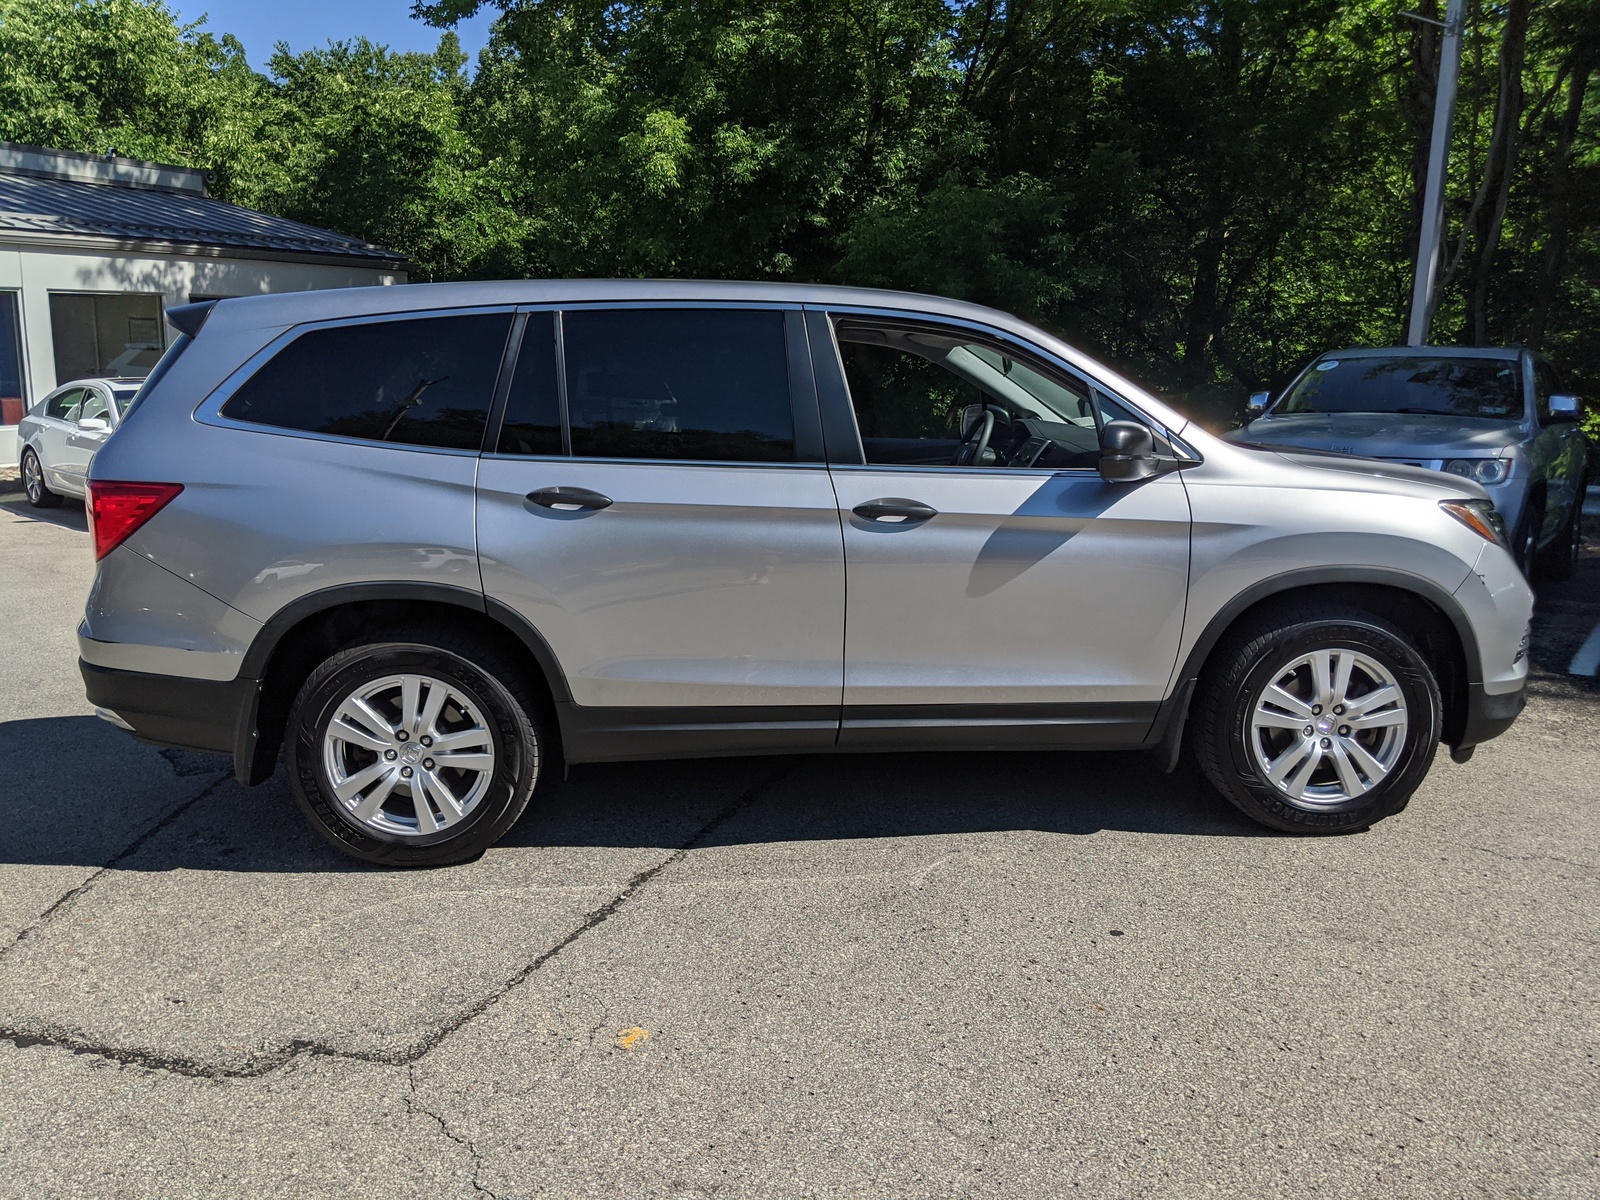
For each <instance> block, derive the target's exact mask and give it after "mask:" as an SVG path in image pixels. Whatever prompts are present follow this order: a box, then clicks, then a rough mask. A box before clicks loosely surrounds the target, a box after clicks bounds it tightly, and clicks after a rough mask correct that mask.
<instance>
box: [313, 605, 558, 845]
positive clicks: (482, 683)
mask: <svg viewBox="0 0 1600 1200" xmlns="http://www.w3.org/2000/svg"><path fill="white" fill-rule="evenodd" d="M406 673H416V674H420V675H425V676H429V677H432V678H434V679H438V680H441V681H443V682H445V683H446V684H447V685H448V686H449V687H450V688H453V689H456V690H457V691H459V692H460V693H461V695H462V696H463V697H465V698H466V700H467V701H468V702H469V703H470V704H472V705H473V706H476V708H477V709H478V711H479V712H480V713H481V714H482V715H483V724H484V726H486V727H487V730H488V733H489V735H490V739H491V741H492V745H493V750H494V756H495V761H494V767H493V770H492V771H486V772H484V773H485V774H486V775H488V776H489V783H488V786H487V790H486V791H485V792H484V793H483V795H482V797H481V799H479V800H478V801H477V802H476V805H475V806H474V807H472V808H471V809H470V810H469V811H468V812H467V813H466V815H465V816H464V817H461V818H460V819H459V821H458V823H456V824H454V825H451V826H449V827H448V828H445V829H442V830H440V831H438V832H436V833H434V834H432V835H429V836H421V835H406V836H395V835H389V834H385V833H382V832H379V831H375V830H373V829H372V828H370V827H369V826H367V825H364V824H361V823H359V822H357V820H356V819H355V817H353V816H351V815H349V814H347V812H346V810H345V808H344V806H343V805H342V804H341V803H340V802H339V801H338V799H337V797H336V796H335V795H334V793H333V784H332V780H331V778H330V776H329V774H328V769H327V766H326V764H325V762H324V756H323V739H324V735H325V734H326V733H327V731H328V727H329V725H330V723H331V722H332V720H333V718H334V716H335V715H336V711H337V709H338V708H339V706H340V705H341V704H342V703H343V702H344V700H345V699H346V698H347V697H349V696H350V695H351V694H352V693H353V692H354V691H356V690H357V689H359V688H361V687H362V686H363V685H364V684H369V683H372V682H374V681H377V680H381V679H384V678H385V677H387V676H391V675H396V674H406ZM541 726H542V722H541V719H540V706H539V705H538V703H537V702H536V700H535V698H534V695H533V692H532V690H531V689H530V688H529V686H528V683H527V681H526V680H525V679H524V677H523V674H522V672H521V671H520V670H519V669H518V668H517V666H516V665H515V664H514V663H512V662H511V661H509V660H508V659H507V658H506V657H505V656H504V655H502V654H501V653H500V652H499V651H498V650H496V649H495V648H494V647H493V646H491V645H487V644H485V643H483V642H481V641H479V640H478V639H476V638H472V637H469V636H462V635H458V634H454V633H450V632H448V631H446V630H442V629H436V628H421V629H410V630H400V631H390V632H386V633H385V634H383V635H382V636H381V637H375V638H373V639H372V640H370V641H364V642H360V643H357V644H355V645H351V646H349V647H346V648H345V649H343V650H340V651H339V652H338V653H336V654H334V655H332V656H331V657H330V658H328V659H327V660H326V661H325V662H323V663H322V664H321V665H320V666H319V667H317V668H316V670H314V671H312V672H311V675H310V677H309V678H307V680H306V681H305V684H304V685H303V686H302V687H301V688H300V692H299V694H298V695H297V696H296V697H295V700H294V704H293V706H292V707H291V708H290V711H289V726H288V736H287V737H286V738H285V749H286V757H287V765H288V771H289V782H290V786H291V787H292V789H293V791H294V797H295V800H296V802H298V804H299V805H300V809H301V811H302V812H304V813H305V815H306V817H307V819H308V820H310V822H311V824H312V826H313V827H314V828H315V829H316V830H317V832H318V833H320V834H321V835H322V836H323V837H325V838H326V839H327V840H328V841H329V842H331V843H332V844H333V845H334V846H336V847H338V848H339V849H340V850H342V851H343V852H344V853H346V854H348V855H351V856H352V857H354V858H359V859H362V860H364V861H366V862H372V863H381V864H383V865H385V866H392V867H434V866H443V865H446V864H448V863H456V862H462V861H464V860H466V859H469V858H473V857H475V856H476V855H478V854H481V853H482V852H483V851H484V850H486V849H488V847H490V846H492V845H493V844H494V843H495V842H496V841H498V840H499V839H500V838H501V837H503V836H504V835H505V833H506V832H507V831H508V830H509V829H510V828H511V827H512V825H514V824H515V823H516V821H517V819H518V818H519V817H521V816H522V813H523V811H524V810H525V809H526V808H527V807H528V802H529V799H530V798H531V797H532V795H533V791H534V788H535V787H536V786H538V783H539V779H540V775H541V767H542V766H544V765H545V762H544V760H545V759H546V757H547V755H546V754H545V750H544V748H545V740H544V737H543V733H542V728H541ZM413 736H416V735H415V734H413ZM430 765H431V764H430ZM397 801H399V802H400V803H401V804H402V805H404V804H406V803H411V802H410V801H405V800H402V799H400V798H398V797H397ZM441 811H442V810H441Z"/></svg>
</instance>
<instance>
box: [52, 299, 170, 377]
mask: <svg viewBox="0 0 1600 1200" xmlns="http://www.w3.org/2000/svg"><path fill="white" fill-rule="evenodd" d="M50 334H51V338H52V340H53V341H54V343H55V352H56V382H57V383H58V384H61V383H66V382H67V381H68V380H70V379H89V378H97V377H98V378H105V377H111V378H117V377H125V376H134V377H142V376H145V375H148V374H149V373H150V368H151V367H153V366H155V365H156V363H157V362H158V361H159V360H160V358H161V351H162V349H163V347H164V345H165V339H164V338H163V337H162V333H161V297H160V296H159V295H136V294H112V295H107V294H101V293H82V292H51V293H50Z"/></svg>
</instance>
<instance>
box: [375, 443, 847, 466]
mask: <svg viewBox="0 0 1600 1200" xmlns="http://www.w3.org/2000/svg"><path fill="white" fill-rule="evenodd" d="M366 444H367V445H369V446H370V445H371V444H372V443H371V442H368V443H366ZM479 457H481V458H484V459H493V460H494V461H496V462H521V463H583V464H586V465H587V464H589V463H594V464H596V465H598V466H610V467H721V468H724V469H728V470H734V471H792V470H794V469H795V468H796V467H804V468H810V469H811V470H815V471H826V470H828V469H829V464H827V463H825V462H736V461H732V460H729V459H725V458H585V457H584V456H583V455H580V454H570V455H569V454H501V453H500V452H499V451H495V452H494V453H492V454H487V453H486V454H483V455H480V456H479Z"/></svg>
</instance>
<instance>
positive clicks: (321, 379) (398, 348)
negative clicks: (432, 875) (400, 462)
mask: <svg viewBox="0 0 1600 1200" xmlns="http://www.w3.org/2000/svg"><path fill="white" fill-rule="evenodd" d="M510 328H511V314H510V313H478V314H472V315H468V316H454V317H419V318H412V319H407V320H395V321H369V322H362V323H359V324H354V325H337V326H332V327H329V328H325V329H313V330H311V331H310V332H308V333H303V334H301V335H300V336H299V337H297V338H296V339H295V340H294V341H292V342H290V343H289V344H288V345H287V346H285V347H284V348H283V349H282V350H280V351H279V352H278V353H277V354H276V355H275V356H274V357H273V358H272V359H271V361H269V362H268V363H267V364H266V365H265V366H263V367H262V368H261V369H260V370H258V371H257V372H256V373H255V374H254V375H252V376H251V377H250V378H249V379H247V380H246V381H245V382H244V384H243V385H242V386H241V387H240V388H239V389H238V391H236V392H234V394H233V395H232V396H231V397H230V398H229V400H228V402H227V403H226V404H225V405H223V407H222V413H223V415H224V416H226V417H231V418H233V419H234V420H237V421H251V422H255V423H256V424H260V425H275V426H278V427H279V428H283V429H297V430H303V431H305V432H307V433H325V434H333V435H336V436H339V437H352V438H364V439H369V440H371V441H377V442H396V443H401V444H404V445H410V446H437V447H444V448H449V449H456V450H476V449H478V448H479V446H480V445H481V443H482V440H483V431H484V426H485V425H486V424H487V422H488V417H489V405H490V402H491V401H492V399H493V397H494V385H495V380H496V378H497V377H498V375H499V372H500V360H501V357H502V356H503V355H504V353H505V344H506V335H507V334H508V332H509V331H510Z"/></svg>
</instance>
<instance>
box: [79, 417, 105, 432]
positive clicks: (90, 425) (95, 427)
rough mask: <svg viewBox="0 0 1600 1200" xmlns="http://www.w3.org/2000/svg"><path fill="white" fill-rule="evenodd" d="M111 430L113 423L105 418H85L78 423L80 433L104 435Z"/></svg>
mask: <svg viewBox="0 0 1600 1200" xmlns="http://www.w3.org/2000/svg"><path fill="white" fill-rule="evenodd" d="M110 428H111V422H109V421H107V420H105V419H104V418H103V417H84V418H83V419H82V420H80V421H79V422H78V432H79V433H104V432H105V431H106V430H108V429H110Z"/></svg>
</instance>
